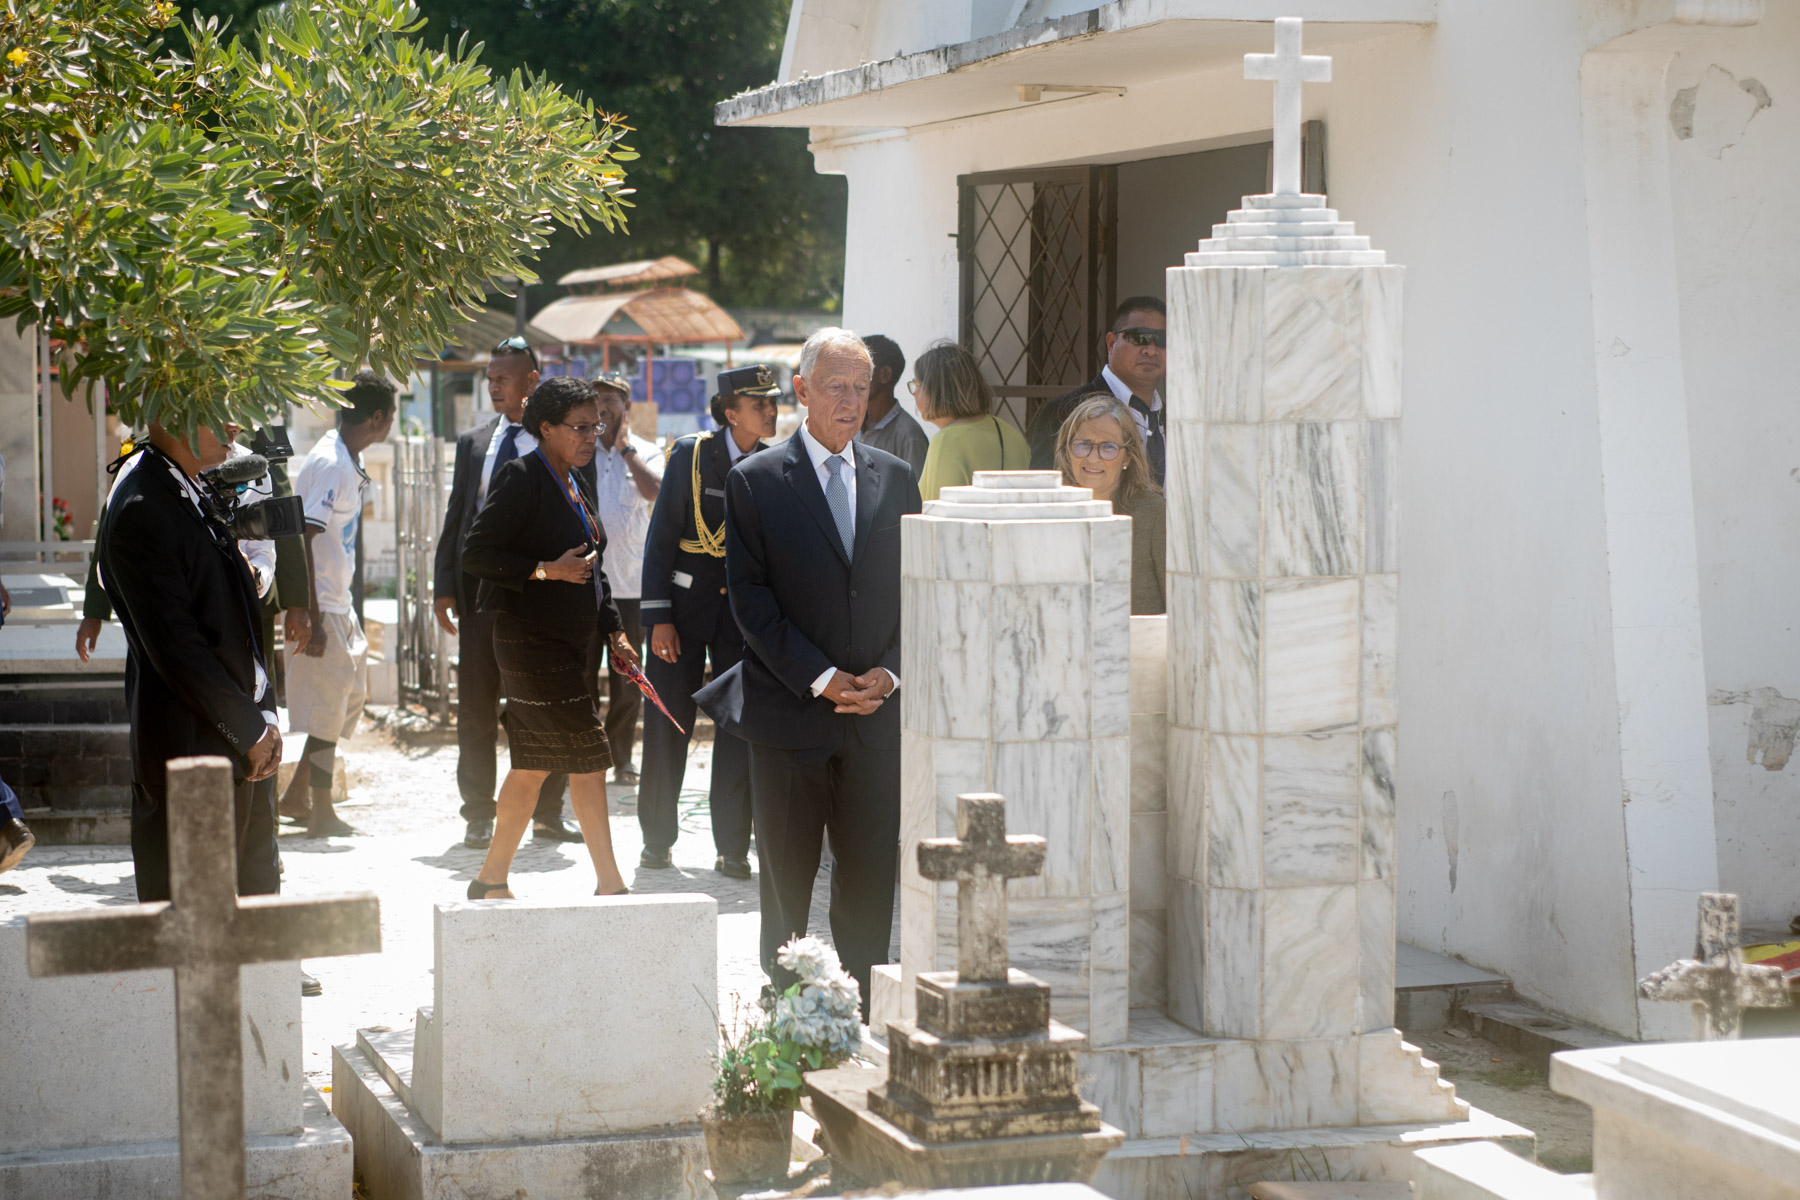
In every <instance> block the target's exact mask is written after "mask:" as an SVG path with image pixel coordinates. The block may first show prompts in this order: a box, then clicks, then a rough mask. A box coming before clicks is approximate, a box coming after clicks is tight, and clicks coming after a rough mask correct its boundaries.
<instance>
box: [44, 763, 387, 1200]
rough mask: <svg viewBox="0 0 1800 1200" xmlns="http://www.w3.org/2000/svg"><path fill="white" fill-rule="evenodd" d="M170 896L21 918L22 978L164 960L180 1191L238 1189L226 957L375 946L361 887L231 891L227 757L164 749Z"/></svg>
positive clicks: (376, 911)
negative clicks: (168, 974)
mask: <svg viewBox="0 0 1800 1200" xmlns="http://www.w3.org/2000/svg"><path fill="white" fill-rule="evenodd" d="M168 770H169V801H168V811H169V888H170V891H171V892H172V893H173V895H174V900H173V901H172V902H166V903H156V904H139V905H136V906H134V907H132V908H128V909H115V910H112V911H102V912H74V913H38V914H34V915H31V916H28V917H27V918H26V922H25V937H26V965H27V967H28V969H29V970H30V972H31V974H32V976H33V977H34V978H39V979H42V978H46V977H48V976H54V975H98V974H108V973H111V972H115V971H143V970H148V969H151V968H159V967H160V968H173V970H174V972H175V1052H176V1061H177V1063H178V1064H179V1066H178V1071H177V1078H176V1085H177V1088H178V1090H179V1093H180V1126H181V1195H182V1197H183V1200H243V1197H244V1188H245V1178H244V1044H243V1032H242V1026H243V1017H242V1014H241V1011H240V1008H239V994H238V968H239V967H240V966H241V965H242V964H244V963H258V962H289V961H293V960H297V959H301V958H319V957H323V956H327V955H336V954H368V953H373V952H375V951H378V950H380V949H381V913H380V906H379V901H378V900H377V899H376V897H375V896H374V895H373V894H371V893H367V892H357V893H351V894H346V895H339V896H331V897H324V898H319V899H312V900H283V899H282V898H281V897H279V896H246V897H244V898H243V899H239V898H238V897H237V894H236V893H237V835H236V828H235V822H234V821H233V813H232V781H231V764H230V763H229V762H227V761H226V760H225V759H223V758H175V759H170V760H169V767H168Z"/></svg>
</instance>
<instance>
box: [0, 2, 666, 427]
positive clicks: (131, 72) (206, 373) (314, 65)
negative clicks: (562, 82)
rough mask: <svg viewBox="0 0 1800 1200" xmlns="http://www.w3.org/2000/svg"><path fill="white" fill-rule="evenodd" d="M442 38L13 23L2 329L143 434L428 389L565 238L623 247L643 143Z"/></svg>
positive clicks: (6, 95)
mask: <svg viewBox="0 0 1800 1200" xmlns="http://www.w3.org/2000/svg"><path fill="white" fill-rule="evenodd" d="M420 26H421V21H420V19H419V16H418V14H417V11H416V10H415V8H414V6H413V4H412V3H411V0H287V3H284V4H280V5H277V6H274V7H271V8H268V9H266V10H264V11H263V12H262V13H261V14H260V18H259V20H258V21H257V23H256V25H255V27H254V29H253V30H242V31H233V30H230V29H228V28H225V27H221V25H220V24H219V23H218V21H217V20H216V19H208V20H204V21H200V20H196V21H193V22H188V23H185V24H184V23H181V22H180V21H179V19H178V14H177V9H176V6H175V5H174V4H172V3H169V2H168V0H0V318H5V317H13V318H16V320H17V323H18V324H19V326H20V327H21V328H23V327H24V326H25V325H26V324H30V323H40V322H41V323H42V324H43V325H44V326H45V327H46V328H47V329H49V331H50V332H51V334H52V336H54V337H58V338H61V339H63V341H64V342H65V343H66V344H67V345H68V346H69V347H70V354H71V359H72V363H73V367H72V369H71V370H70V371H68V372H67V376H66V379H65V388H66V389H70V390H72V389H73V387H74V386H75V385H77V384H79V383H81V382H83V381H86V380H103V381H105V383H106V384H107V387H108V392H109V400H110V403H111V405H112V407H113V409H114V411H116V412H117V413H119V414H120V416H121V417H122V418H124V419H125V420H127V421H129V422H131V423H133V424H138V425H142V424H146V423H148V422H149V421H152V420H155V421H159V422H161V423H162V424H163V425H164V426H166V427H167V428H169V429H171V430H174V431H178V432H181V433H183V434H187V433H191V431H192V430H193V429H194V428H195V427H196V426H199V425H207V426H211V427H217V426H218V425H220V424H223V423H224V422H226V421H232V422H236V423H238V424H241V425H247V426H249V425H260V424H262V423H263V422H264V421H266V420H268V419H269V418H271V417H273V416H276V415H277V414H279V413H281V412H282V411H284V410H285V408H286V406H288V405H290V404H308V403H311V404H317V403H320V402H322V401H323V402H328V400H329V397H331V396H333V395H334V394H335V393H334V392H333V391H332V388H331V379H332V374H333V371H334V369H336V368H338V367H354V366H360V365H361V364H363V363H367V364H369V365H370V366H372V367H374V368H375V369H377V370H385V371H388V372H390V373H392V374H395V375H399V376H401V377H404V376H405V374H406V373H407V371H408V370H409V368H410V363H411V360H412V358H413V355H414V354H415V352H417V351H419V350H421V349H425V350H428V351H429V350H434V349H435V348H436V347H438V346H441V345H443V344H445V343H446V342H447V341H449V340H450V334H451V331H452V329H453V328H455V327H456V326H457V325H458V324H459V323H460V322H461V321H462V320H464V319H465V318H466V316H467V315H468V314H469V313H471V312H473V311H474V310H475V309H477V308H478V307H480V304H481V300H482V297H483V295H484V293H485V292H486V291H487V290H488V289H489V288H490V287H491V286H492V282H491V281H493V280H495V279H498V278H500V277H502V276H508V275H511V276H516V277H519V278H522V279H524V280H527V281H531V280H534V279H535V278H536V275H535V273H534V272H533V270H532V264H533V262H534V261H535V260H536V257H537V255H538V252H539V251H540V250H541V249H542V248H543V247H544V245H545V244H546V242H547V239H548V238H549V236H550V234H551V232H552V231H553V230H554V229H555V228H557V227H559V226H561V227H566V228H571V229H575V230H580V231H585V230H586V229H587V228H588V227H589V225H590V223H593V224H596V225H598V226H599V227H602V228H605V229H607V230H609V231H610V230H615V229H619V228H621V227H622V226H623V224H624V220H625V212H624V210H625V209H626V208H627V207H629V206H630V201H629V200H627V199H626V197H627V196H628V195H629V193H630V189H629V188H627V187H626V186H625V178H624V167H623V165H622V164H624V163H625V162H628V161H630V160H631V159H633V158H635V157H636V156H635V154H633V152H632V151H631V150H630V149H629V147H627V146H626V145H625V143H624V141H623V138H624V136H625V135H626V133H627V126H626V125H625V124H624V123H623V121H622V119H620V118H618V117H615V116H612V115H609V114H607V113H605V112H602V111H599V110H597V109H596V108H595V107H594V105H593V104H592V102H591V101H587V100H583V99H581V98H580V97H579V96H574V95H570V94H568V93H565V92H563V91H562V90H561V89H559V88H557V87H556V86H554V85H552V84H550V83H548V82H547V81H546V80H544V79H542V78H540V77H537V76H534V75H532V74H531V73H529V72H528V71H524V70H517V71H514V72H512V73H511V74H510V75H507V76H505V77H499V76H496V75H495V74H494V73H493V72H491V71H490V70H489V69H488V68H487V67H485V66H483V65H482V63H481V61H480V51H481V47H480V46H471V45H469V44H468V42H467V40H466V39H465V41H464V42H463V43H462V44H459V45H455V46H451V45H445V46H442V47H440V48H437V49H432V48H430V47H428V46H426V45H424V44H422V43H421V42H420V41H418V40H416V39H415V38H413V37H411V36H410V35H412V34H414V33H416V32H417V31H418V29H419V28H420ZM176 47H179V50H177V49H176Z"/></svg>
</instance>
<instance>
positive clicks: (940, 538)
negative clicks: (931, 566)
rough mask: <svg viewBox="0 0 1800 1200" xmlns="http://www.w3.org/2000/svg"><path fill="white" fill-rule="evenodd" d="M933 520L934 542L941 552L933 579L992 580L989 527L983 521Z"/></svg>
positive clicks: (938, 552)
mask: <svg viewBox="0 0 1800 1200" xmlns="http://www.w3.org/2000/svg"><path fill="white" fill-rule="evenodd" d="M927 519H928V520H931V521H932V543H933V546H934V548H935V549H936V551H937V569H936V570H935V571H933V572H932V576H933V578H936V579H941V580H948V581H968V580H976V579H986V578H987V577H988V562H989V559H990V553H989V550H988V529H989V526H987V525H984V524H982V523H981V522H980V521H951V520H945V519H943V518H927Z"/></svg>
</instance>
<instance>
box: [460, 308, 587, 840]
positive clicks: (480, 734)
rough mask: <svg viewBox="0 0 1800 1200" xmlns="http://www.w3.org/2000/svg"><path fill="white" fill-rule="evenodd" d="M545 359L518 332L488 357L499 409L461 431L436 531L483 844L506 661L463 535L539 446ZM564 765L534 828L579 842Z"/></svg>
mask: <svg viewBox="0 0 1800 1200" xmlns="http://www.w3.org/2000/svg"><path fill="white" fill-rule="evenodd" d="M538 378H539V373H538V359H537V353H536V351H534V350H532V348H531V344H530V343H529V342H527V341H526V340H525V339H524V338H522V337H510V338H507V339H506V340H505V341H503V342H501V343H500V344H499V345H498V346H495V347H494V352H493V355H492V356H491V357H490V358H489V359H488V365H487V387H488V399H489V400H491V401H492V402H493V405H494V412H495V415H494V417H493V418H492V419H491V420H488V421H484V422H483V423H482V424H480V425H477V426H476V427H475V428H473V429H471V430H469V431H468V432H466V433H464V434H463V435H462V436H461V437H459V438H457V439H456V461H455V466H454V470H453V473H452V475H451V479H450V502H449V503H448V504H447V505H446V506H445V511H444V527H443V532H442V533H441V534H440V535H439V536H438V544H437V559H436V562H435V570H434V572H433V585H432V591H433V594H434V596H435V607H436V609H437V619H438V624H439V625H442V626H443V627H444V631H445V632H446V633H448V634H450V636H452V637H454V638H456V639H457V647H456V660H457V665H456V695H457V699H456V787H457V791H458V792H460V793H461V794H462V818H463V821H464V822H466V825H467V827H466V829H465V830H464V833H463V845H465V846H468V847H469V848H470V849H472V850H484V849H486V848H487V845H488V843H489V842H490V841H491V840H492V839H493V836H494V781H495V777H496V767H495V759H496V757H497V751H496V741H497V739H498V737H499V732H500V720H499V717H500V667H499V664H498V663H496V662H495V661H494V621H495V616H496V614H494V613H480V612H476V611H475V592H476V589H477V587H478V586H479V584H478V581H477V580H475V579H474V578H473V577H471V576H469V575H466V574H464V572H463V567H462V548H463V539H464V538H466V537H468V534H469V527H470V526H471V525H473V524H474V523H475V514H476V513H478V512H480V511H481V506H482V504H484V503H485V502H486V501H487V492H488V484H489V482H490V481H492V479H493V478H494V473H495V472H496V471H498V470H499V469H500V468H501V467H503V466H505V465H506V464H507V463H509V462H511V461H512V460H513V459H515V458H523V457H525V456H526V455H527V454H530V453H531V452H532V451H533V450H535V449H537V439H536V438H534V437H532V436H531V434H530V433H528V432H526V430H525V427H524V426H523V425H521V424H520V423H519V419H520V418H521V417H523V416H524V415H525V400H526V398H527V397H528V396H530V395H531V389H532V388H535V387H536V386H537V385H538ZM575 474H576V477H577V478H579V479H580V480H581V482H582V484H583V486H585V487H586V488H587V489H588V495H589V496H590V497H591V496H592V495H593V486H594V475H593V467H592V465H591V464H590V465H589V466H587V467H577V468H576V469H575ZM567 780H568V777H567V776H565V775H557V774H552V775H551V776H550V777H549V778H548V779H546V780H544V785H543V787H542V789H541V790H540V791H539V792H538V803H537V811H536V813H535V814H534V815H533V817H532V836H533V837H541V838H547V839H549V840H551V841H559V842H578V841H580V840H581V834H580V832H579V831H577V830H574V829H571V828H570V827H569V826H568V825H566V824H564V823H563V818H562V809H563V789H564V787H565V785H566V784H567Z"/></svg>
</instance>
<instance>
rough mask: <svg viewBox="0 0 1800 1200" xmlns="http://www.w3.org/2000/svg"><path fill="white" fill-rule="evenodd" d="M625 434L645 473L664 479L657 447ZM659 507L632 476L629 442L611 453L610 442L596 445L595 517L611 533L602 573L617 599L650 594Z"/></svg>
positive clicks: (628, 431) (659, 451)
mask: <svg viewBox="0 0 1800 1200" xmlns="http://www.w3.org/2000/svg"><path fill="white" fill-rule="evenodd" d="M521 436H522V435H521ZM625 436H626V438H628V439H629V440H630V443H631V448H632V449H633V450H636V451H637V456H638V459H639V460H640V461H641V462H642V463H643V464H644V468H645V470H647V471H649V472H650V473H651V474H652V475H654V476H656V477H657V478H658V479H661V478H662V474H663V454H662V451H661V450H658V449H657V448H656V443H655V442H651V441H646V440H645V439H643V438H641V437H638V436H637V435H636V434H634V433H632V432H631V431H630V430H626V431H625ZM653 503H654V502H653V501H650V500H646V499H644V494H643V493H642V492H640V491H638V486H637V480H635V479H633V478H632V477H631V464H630V463H628V462H626V461H625V445H624V443H623V442H621V443H620V444H619V445H617V446H614V447H613V448H612V449H610V450H609V449H607V447H606V443H604V442H601V443H599V444H598V445H596V446H595V447H594V515H595V516H596V517H598V518H600V528H601V529H602V530H603V531H605V533H606V553H605V554H604V555H603V556H601V559H600V569H601V570H603V571H605V572H606V581H607V583H609V584H611V585H612V594H613V596H614V598H615V599H619V600H636V599H638V598H639V597H640V596H642V595H643V594H644V543H645V542H646V541H648V540H649V537H650V510H651V507H652V504H653Z"/></svg>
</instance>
